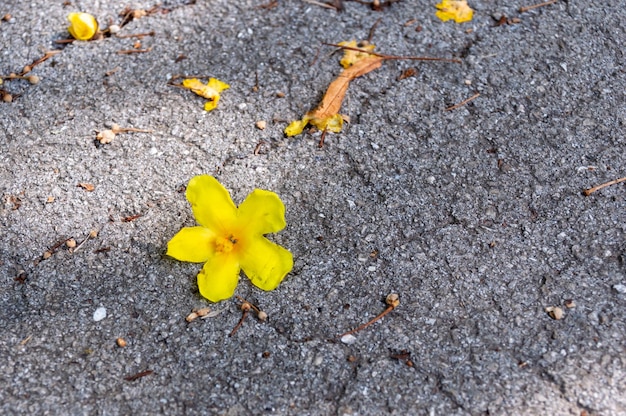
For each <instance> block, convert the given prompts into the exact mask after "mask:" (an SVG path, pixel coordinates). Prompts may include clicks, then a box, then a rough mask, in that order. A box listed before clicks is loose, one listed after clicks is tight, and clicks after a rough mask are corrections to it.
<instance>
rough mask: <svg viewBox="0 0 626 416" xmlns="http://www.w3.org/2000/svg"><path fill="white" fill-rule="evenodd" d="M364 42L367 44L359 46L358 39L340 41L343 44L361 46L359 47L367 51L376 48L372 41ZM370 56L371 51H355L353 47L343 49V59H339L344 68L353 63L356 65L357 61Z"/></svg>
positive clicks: (354, 46)
mask: <svg viewBox="0 0 626 416" xmlns="http://www.w3.org/2000/svg"><path fill="white" fill-rule="evenodd" d="M363 43H366V44H365V45H362V46H358V45H357V43H356V40H351V41H343V42H339V45H341V46H349V47H351V48H359V49H363V50H365V51H369V52H373V51H374V48H375V47H376V46H375V45H374V44H371V43H367V42H366V41H364V42H363ZM368 56H372V55H371V54H369V53H365V52H361V51H355V50H353V49H344V50H343V58H341V61H339V63H340V64H341V66H343V67H344V68H349V67H351V66H352V65H354V64H355V63H356V62H357V61H359V60H361V59H363V58H366V57H368Z"/></svg>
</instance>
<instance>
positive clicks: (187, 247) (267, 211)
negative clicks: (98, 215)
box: [167, 175, 293, 302]
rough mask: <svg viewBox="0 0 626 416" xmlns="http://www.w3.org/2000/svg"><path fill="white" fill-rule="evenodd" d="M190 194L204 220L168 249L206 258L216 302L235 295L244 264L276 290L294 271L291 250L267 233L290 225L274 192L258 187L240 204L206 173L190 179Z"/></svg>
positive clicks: (209, 290)
mask: <svg viewBox="0 0 626 416" xmlns="http://www.w3.org/2000/svg"><path fill="white" fill-rule="evenodd" d="M186 195H187V200H188V201H189V202H190V203H191V208H192V210H193V214H194V216H195V217H196V221H197V222H198V223H199V224H200V225H199V226H195V227H185V228H183V229H182V230H180V231H179V232H178V233H177V234H176V235H175V236H174V237H173V238H172V239H171V240H170V242H169V243H168V244H167V254H168V255H170V256H172V257H174V258H175V259H177V260H181V261H189V262H195V263H202V262H204V263H205V264H204V267H203V268H202V270H201V271H200V273H198V288H199V289H200V294H201V295H202V296H204V297H205V298H207V299H208V300H210V301H211V302H218V301H220V300H224V299H228V298H230V297H231V296H232V295H233V294H234V292H235V288H236V287H237V282H238V280H239V272H240V270H241V269H243V271H244V273H245V274H246V275H247V276H248V278H250V280H251V281H252V283H253V284H254V285H255V286H257V287H259V288H261V289H263V290H273V289H275V288H276V286H278V284H279V283H280V282H281V281H282V280H283V279H284V278H285V276H286V275H287V273H289V272H290V271H291V269H292V268H293V257H292V255H291V253H290V252H289V251H288V250H287V249H285V248H283V247H281V246H279V245H277V244H275V243H273V242H271V241H269V240H268V239H267V238H265V237H264V236H263V235H264V234H268V233H275V232H278V231H280V230H282V229H283V228H285V225H286V222H285V206H284V205H283V203H282V201H281V200H280V198H279V197H278V195H276V194H275V193H274V192H270V191H264V190H261V189H255V190H254V191H252V192H251V193H250V194H249V195H248V197H247V198H246V199H245V200H244V201H243V202H242V203H241V205H239V208H237V207H236V206H235V204H234V203H233V201H232V199H231V198H230V195H229V193H228V191H227V190H226V189H225V188H224V187H223V186H222V185H221V184H220V183H219V182H218V181H217V180H216V179H215V178H214V177H212V176H208V175H200V176H196V177H194V178H192V179H191V180H190V181H189V184H188V185H187V194H186Z"/></svg>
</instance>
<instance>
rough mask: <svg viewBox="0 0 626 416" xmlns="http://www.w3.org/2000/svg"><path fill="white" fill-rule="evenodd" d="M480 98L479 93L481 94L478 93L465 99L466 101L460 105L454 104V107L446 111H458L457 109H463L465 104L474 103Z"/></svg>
mask: <svg viewBox="0 0 626 416" xmlns="http://www.w3.org/2000/svg"><path fill="white" fill-rule="evenodd" d="M478 97H480V93H479V92H477V93H476V94H474V95H472V96H471V97H469V98H467V99H465V100H463V101H461V102H460V103H458V104H454V105H453V106H451V107H448V108H446V110H445V111H451V110H456V109H457V108H459V107H463V106H464V105H465V104H467V103H469V102H470V101H472V100H475V99H476V98H478Z"/></svg>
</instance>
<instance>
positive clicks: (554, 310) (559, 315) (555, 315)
mask: <svg viewBox="0 0 626 416" xmlns="http://www.w3.org/2000/svg"><path fill="white" fill-rule="evenodd" d="M546 312H547V313H548V315H550V318H552V319H555V320H557V321H559V320H561V319H563V309H561V308H559V307H558V306H548V307H547V308H546Z"/></svg>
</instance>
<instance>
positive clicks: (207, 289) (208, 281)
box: [198, 254, 240, 302]
mask: <svg viewBox="0 0 626 416" xmlns="http://www.w3.org/2000/svg"><path fill="white" fill-rule="evenodd" d="M239 270H240V268H239V263H238V262H237V259H236V257H234V256H233V255H221V254H217V255H215V256H213V257H211V258H210V259H209V261H207V262H206V263H205V264H204V267H202V270H200V273H198V289H200V294H201V295H202V296H204V297H205V298H207V299H208V300H210V301H211V302H219V301H220V300H224V299H228V298H230V297H232V296H233V294H234V293H235V288H236V287H237V282H238V281H239Z"/></svg>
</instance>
